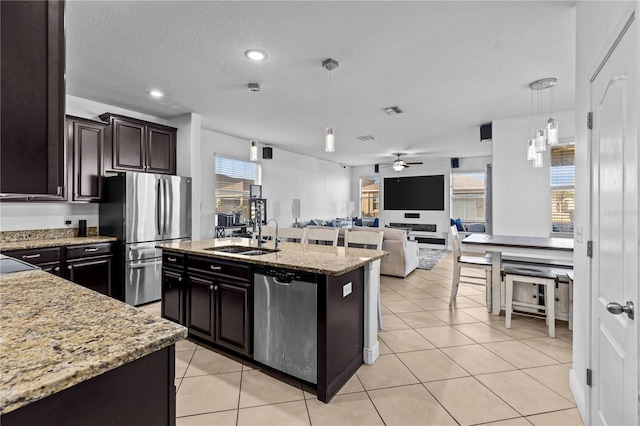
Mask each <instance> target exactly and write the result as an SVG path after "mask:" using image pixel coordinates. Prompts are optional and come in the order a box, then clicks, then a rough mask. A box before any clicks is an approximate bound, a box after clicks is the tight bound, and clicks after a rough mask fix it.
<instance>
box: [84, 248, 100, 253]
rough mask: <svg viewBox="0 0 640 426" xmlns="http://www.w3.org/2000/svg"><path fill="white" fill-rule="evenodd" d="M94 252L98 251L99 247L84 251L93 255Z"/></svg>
mask: <svg viewBox="0 0 640 426" xmlns="http://www.w3.org/2000/svg"><path fill="white" fill-rule="evenodd" d="M94 251H98V249H97V247H91V248H86V249H84V252H85V253H91V252H94Z"/></svg>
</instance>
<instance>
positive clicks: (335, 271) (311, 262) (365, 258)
mask: <svg viewBox="0 0 640 426" xmlns="http://www.w3.org/2000/svg"><path fill="white" fill-rule="evenodd" d="M224 246H246V247H253V248H258V245H257V240H252V239H248V238H216V239H214V240H203V241H192V242H188V243H170V244H161V245H158V247H160V248H163V249H165V250H170V251H175V252H181V253H188V254H197V255H200V256H207V257H213V258H218V259H227V260H235V261H241V262H243V263H251V264H256V265H266V266H274V267H277V268H287V269H295V270H299V271H306V272H313V273H319V274H326V275H332V276H338V275H342V274H344V273H346V272H349V271H352V270H354V269H356V268H359V267H361V266H364V265H366V264H368V263H371V262H373V261H375V260H378V259H381V258H382V257H384V256H385V254H386V253H387V252H385V251H382V250H366V249H359V248H351V247H349V248H345V247H333V246H324V245H316V244H300V243H286V242H283V243H280V251H277V252H274V253H269V254H263V255H260V256H244V255H242V254H233V253H223V252H219V251H213V250H207V249H209V248H212V247H224ZM264 247H265V248H269V249H273V248H274V243H273V242H272V241H269V242H267V243H266V244H265V245H264Z"/></svg>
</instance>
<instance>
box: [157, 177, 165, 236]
mask: <svg viewBox="0 0 640 426" xmlns="http://www.w3.org/2000/svg"><path fill="white" fill-rule="evenodd" d="M161 185H162V180H158V183H157V184H156V229H157V230H158V235H162V204H163V202H164V200H163V199H162V191H161V189H160V188H161Z"/></svg>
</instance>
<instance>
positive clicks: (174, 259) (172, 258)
mask: <svg viewBox="0 0 640 426" xmlns="http://www.w3.org/2000/svg"><path fill="white" fill-rule="evenodd" d="M167 260H168V261H169V262H175V261H176V260H177V259H176V258H175V257H167Z"/></svg>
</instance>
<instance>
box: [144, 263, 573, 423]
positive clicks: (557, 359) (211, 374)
mask: <svg viewBox="0 0 640 426" xmlns="http://www.w3.org/2000/svg"><path fill="white" fill-rule="evenodd" d="M451 274H452V259H451V256H448V257H446V258H445V259H444V260H442V261H441V262H440V263H439V264H438V265H437V266H436V267H434V268H433V269H432V270H430V271H426V270H416V271H414V272H413V273H411V274H410V275H409V276H408V277H407V278H405V279H400V278H393V277H386V276H382V277H381V300H382V311H383V325H384V330H383V331H381V332H380V333H379V335H378V340H379V342H380V354H381V355H380V358H379V359H378V360H377V361H376V362H375V363H374V364H373V365H363V366H362V367H360V369H359V370H358V372H357V373H356V375H355V376H354V377H353V378H352V379H351V380H350V381H349V382H348V383H347V384H346V385H345V386H344V388H343V389H342V390H341V391H340V393H339V394H338V395H337V396H335V397H334V398H333V400H332V401H331V402H330V403H329V404H323V403H321V402H319V401H318V400H317V399H316V396H315V394H314V391H313V390H312V389H309V388H307V386H306V385H303V384H301V383H300V382H299V381H297V380H295V379H291V378H286V377H282V376H279V375H278V374H277V373H275V372H273V371H269V370H266V369H264V370H263V369H261V368H260V367H258V366H256V365H253V364H251V363H250V362H247V361H243V360H241V359H238V358H235V357H232V356H229V355H225V354H221V353H218V352H216V351H214V350H211V349H208V348H205V347H202V346H200V345H198V344H197V343H194V342H191V341H189V340H183V341H180V342H178V343H177V344H176V388H177V392H178V393H177V417H178V418H177V425H178V426H184V425H234V424H235V425H310V424H313V425H383V424H386V425H456V424H459V425H475V424H485V425H532V424H533V425H582V421H581V419H580V415H579V414H578V410H577V409H576V406H575V402H574V400H573V397H572V395H571V391H570V389H569V370H570V368H571V356H572V355H571V348H572V347H571V341H572V340H571V338H572V336H571V331H569V330H568V329H567V323H566V322H563V321H557V322H556V327H557V329H556V335H557V337H556V338H555V339H551V338H549V337H547V328H546V326H545V323H544V321H543V320H538V319H531V318H524V317H517V316H516V317H515V318H514V320H513V324H512V328H511V329H510V330H507V329H506V328H505V326H504V315H502V316H499V317H498V316H493V315H490V314H488V313H487V310H486V308H485V307H484V305H483V304H484V300H485V296H484V289H483V288H482V287H474V286H464V285H463V286H461V288H460V289H459V292H458V297H457V303H456V306H454V307H453V308H452V309H451V310H450V309H449V307H448V297H449V289H450V285H451ZM142 309H144V310H146V311H148V312H150V313H153V314H156V315H159V314H160V312H159V311H160V307H159V304H152V305H148V306H145V307H143V308H142Z"/></svg>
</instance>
